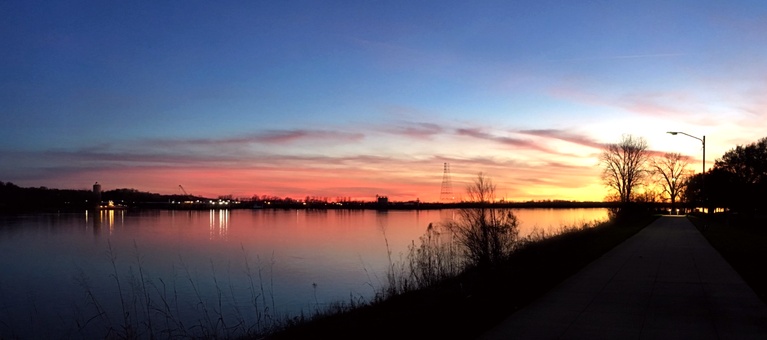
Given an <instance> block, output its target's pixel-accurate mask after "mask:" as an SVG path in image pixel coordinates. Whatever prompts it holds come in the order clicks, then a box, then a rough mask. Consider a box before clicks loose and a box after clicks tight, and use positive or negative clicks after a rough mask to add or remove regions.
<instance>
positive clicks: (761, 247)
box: [689, 214, 767, 303]
mask: <svg viewBox="0 0 767 340" xmlns="http://www.w3.org/2000/svg"><path fill="white" fill-rule="evenodd" d="M689 219H690V221H692V223H693V224H695V226H696V227H697V228H698V230H700V232H701V234H703V236H704V237H705V238H706V239H707V240H708V242H709V243H711V245H712V246H713V247H714V248H715V249H716V250H717V251H719V253H720V254H722V257H724V259H725V260H727V262H729V263H730V265H731V266H732V267H733V268H734V269H735V271H737V272H738V274H740V276H741V277H743V279H744V280H745V281H746V283H748V285H749V286H751V289H753V290H754V292H756V294H757V295H758V296H759V298H760V299H762V301H764V302H765V303H767V276H765V275H764V268H765V266H766V265H767V247H765V245H767V218H764V217H762V218H753V217H752V218H738V216H736V215H727V214H721V215H720V214H717V215H714V216H690V217H689Z"/></svg>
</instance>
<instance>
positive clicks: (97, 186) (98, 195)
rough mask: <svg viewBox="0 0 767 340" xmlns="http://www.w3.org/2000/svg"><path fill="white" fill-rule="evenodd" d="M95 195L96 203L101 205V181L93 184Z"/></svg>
mask: <svg viewBox="0 0 767 340" xmlns="http://www.w3.org/2000/svg"><path fill="white" fill-rule="evenodd" d="M93 197H94V199H95V201H96V202H95V203H94V205H95V206H97V207H98V206H99V205H101V184H99V182H96V183H95V184H93Z"/></svg>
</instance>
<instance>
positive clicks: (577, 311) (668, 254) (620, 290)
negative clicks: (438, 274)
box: [482, 216, 767, 339]
mask: <svg viewBox="0 0 767 340" xmlns="http://www.w3.org/2000/svg"><path fill="white" fill-rule="evenodd" d="M559 338H562V339H669V338H671V339H767V305H765V304H764V303H763V302H762V301H761V300H759V298H758V297H757V296H756V294H754V292H753V290H751V288H750V287H749V286H748V285H747V284H746V283H745V282H744V281H743V279H741V277H740V276H739V275H738V274H737V273H736V272H735V270H734V269H732V267H731V266H730V265H729V264H728V263H727V262H726V261H725V260H724V259H723V258H722V257H721V255H719V253H718V252H717V251H716V250H714V248H713V247H711V245H710V244H709V243H708V241H706V239H705V238H703V236H702V235H701V234H700V233H699V232H698V231H697V229H695V227H694V226H693V225H692V223H690V221H688V220H687V218H684V217H675V216H664V217H661V218H659V219H658V220H656V221H655V222H653V223H652V224H650V225H649V226H647V227H646V228H644V229H643V230H642V231H640V232H639V233H637V234H636V235H634V236H633V237H631V238H630V239H628V240H626V241H625V242H623V243H622V244H621V245H619V246H618V247H616V248H614V249H613V250H611V251H610V252H608V253H607V254H605V255H604V256H602V257H601V258H599V259H597V260H596V261H594V262H593V263H591V264H589V265H588V266H587V267H585V268H584V269H583V270H581V271H580V272H578V273H577V274H575V275H573V276H572V277H570V278H569V279H567V280H566V281H565V282H563V283H562V284H560V285H559V286H558V287H557V288H555V289H553V290H552V291H551V292H549V293H548V294H547V295H545V296H543V297H541V298H540V299H539V300H537V301H535V302H533V303H532V304H531V305H529V306H527V307H526V308H523V309H521V310H519V311H518V312H516V313H514V314H513V315H511V316H510V317H509V318H508V319H506V320H505V321H504V322H503V323H501V324H500V325H498V326H497V327H496V328H495V329H492V330H491V331H489V332H488V333H487V334H485V336H484V337H482V339H559Z"/></svg>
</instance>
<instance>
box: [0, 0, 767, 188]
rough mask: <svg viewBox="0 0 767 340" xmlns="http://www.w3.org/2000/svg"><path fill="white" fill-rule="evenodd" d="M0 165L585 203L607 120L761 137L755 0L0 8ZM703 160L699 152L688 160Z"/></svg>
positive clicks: (65, 178) (76, 181)
mask: <svg viewBox="0 0 767 340" xmlns="http://www.w3.org/2000/svg"><path fill="white" fill-rule="evenodd" d="M0 13H2V16H3V20H0V42H2V45H3V46H4V48H3V49H2V50H1V51H0V74H2V77H0V160H1V162H0V180H2V181H11V182H14V183H16V184H19V185H23V186H49V187H57V188H88V187H90V185H91V184H92V183H93V182H95V181H99V182H100V183H102V185H103V186H104V188H105V189H110V188H121V187H130V188H137V189H139V190H144V191H154V192H162V193H178V191H179V190H178V185H179V184H182V185H183V186H184V187H185V188H187V190H188V191H190V192H192V193H195V194H205V195H210V196H215V195H228V194H233V195H235V196H250V195H252V194H260V195H263V194H270V195H272V194H273V195H277V196H294V197H304V196H307V195H308V196H328V197H331V198H335V197H342V196H343V197H346V196H350V197H355V198H363V199H372V198H373V197H374V196H375V195H376V194H381V195H389V196H391V197H393V198H395V199H416V198H418V199H422V200H436V199H438V197H439V192H440V187H441V179H442V165H443V163H444V162H448V163H450V164H451V170H452V175H453V180H454V186H455V187H456V188H457V189H456V191H459V192H460V191H462V187H463V185H464V184H465V183H467V182H468V181H469V180H470V179H471V178H472V177H473V176H475V175H476V173H477V172H480V171H482V172H485V173H486V174H488V175H489V176H490V177H491V178H493V179H494V181H495V182H496V184H497V185H498V190H499V193H500V194H501V195H502V196H504V197H506V198H508V199H513V200H527V199H543V198H552V199H576V200H601V199H602V198H604V196H605V195H606V189H605V188H604V187H603V186H602V185H601V184H600V183H599V168H598V166H597V164H598V158H597V155H598V154H599V151H600V145H602V144H604V143H611V142H616V141H618V140H619V139H620V137H621V135H622V134H627V133H628V134H634V135H636V136H642V137H644V138H646V139H647V140H648V142H649V144H650V147H651V148H652V149H653V150H655V151H661V152H667V151H670V152H680V153H683V154H686V155H690V156H691V157H692V159H691V163H693V164H700V156H701V155H700V145H699V144H700V143H699V142H697V141H695V140H693V139H691V138H685V137H683V136H670V135H668V134H665V132H666V131H669V130H679V131H685V132H687V133H690V134H693V135H696V136H701V137H702V136H703V135H706V136H707V142H708V144H707V161H708V165H709V166H710V165H712V164H713V160H714V159H716V158H717V157H720V156H721V155H722V154H723V153H724V152H725V151H727V150H729V149H731V148H733V147H735V146H736V145H739V144H746V143H750V142H753V141H756V140H757V139H759V138H761V137H764V131H765V129H764V127H765V124H764V122H765V117H766V116H767V97H766V96H765V94H767V35H765V34H764V32H767V5H765V4H763V3H762V2H759V1H729V2H724V1H609V2H608V1H498V2H476V3H464V2H457V1H456V2H450V1H438V2H437V1H435V2H430V1H422V2H412V1H409V2H393V1H366V2H362V1H359V2H358V1H347V2H314V1H309V2H277V1H275V2H268V1H243V2H223V3H217V2H216V3H214V2H200V1H190V2H167V3H160V4H158V2H150V1H135V2H128V3H116V2H99V1H71V2H60V3H53V2H47V1H41V2H35V1H7V2H3V3H1V4H0ZM694 169H695V170H696V171H697V170H698V169H699V167H697V166H696V167H694Z"/></svg>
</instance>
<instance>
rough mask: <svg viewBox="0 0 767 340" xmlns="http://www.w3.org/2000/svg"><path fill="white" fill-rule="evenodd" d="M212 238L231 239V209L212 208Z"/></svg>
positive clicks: (210, 237)
mask: <svg viewBox="0 0 767 340" xmlns="http://www.w3.org/2000/svg"><path fill="white" fill-rule="evenodd" d="M209 239H210V240H216V239H219V240H224V241H226V240H228V239H229V209H218V210H216V209H211V210H210V236H209Z"/></svg>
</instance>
